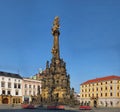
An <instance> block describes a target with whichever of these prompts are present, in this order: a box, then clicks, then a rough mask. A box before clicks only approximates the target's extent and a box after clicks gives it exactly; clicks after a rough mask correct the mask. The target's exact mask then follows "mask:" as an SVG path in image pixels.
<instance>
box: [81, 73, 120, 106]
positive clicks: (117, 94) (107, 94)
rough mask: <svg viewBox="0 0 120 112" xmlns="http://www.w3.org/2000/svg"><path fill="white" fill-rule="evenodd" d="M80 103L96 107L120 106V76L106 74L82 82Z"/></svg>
mask: <svg viewBox="0 0 120 112" xmlns="http://www.w3.org/2000/svg"><path fill="white" fill-rule="evenodd" d="M80 104H81V105H90V106H94V107H120V76H114V75H112V76H106V77H102V78H96V79H92V80H88V81H86V82H84V83H82V84H81V85H80Z"/></svg>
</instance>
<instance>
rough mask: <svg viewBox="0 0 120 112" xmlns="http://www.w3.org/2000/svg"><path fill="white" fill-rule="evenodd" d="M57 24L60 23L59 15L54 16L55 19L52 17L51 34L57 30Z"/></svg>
mask: <svg viewBox="0 0 120 112" xmlns="http://www.w3.org/2000/svg"><path fill="white" fill-rule="evenodd" d="M59 26H60V25H59V17H58V16H56V17H55V19H54V22H53V28H52V34H53V35H54V33H55V32H56V31H58V29H59Z"/></svg>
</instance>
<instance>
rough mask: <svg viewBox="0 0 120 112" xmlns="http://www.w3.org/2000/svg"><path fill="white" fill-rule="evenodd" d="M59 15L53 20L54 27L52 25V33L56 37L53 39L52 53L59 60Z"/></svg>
mask: <svg viewBox="0 0 120 112" xmlns="http://www.w3.org/2000/svg"><path fill="white" fill-rule="evenodd" d="M59 27H60V24H59V17H58V16H56V17H55V19H54V22H53V27H52V35H53V37H54V41H53V48H52V54H53V57H54V58H56V59H57V60H59V58H60V51H59V35H60V32H59Z"/></svg>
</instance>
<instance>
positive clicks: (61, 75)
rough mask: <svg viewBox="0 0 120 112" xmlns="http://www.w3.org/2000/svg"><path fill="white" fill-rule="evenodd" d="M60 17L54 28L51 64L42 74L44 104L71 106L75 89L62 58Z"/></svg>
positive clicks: (47, 63) (47, 65)
mask: <svg viewBox="0 0 120 112" xmlns="http://www.w3.org/2000/svg"><path fill="white" fill-rule="evenodd" d="M59 27H60V24H59V17H55V19H54V22H53V27H52V35H53V38H54V40H53V47H52V51H51V53H52V59H51V62H50V63H49V61H47V62H46V69H45V70H44V71H43V72H42V75H41V80H42V94H41V101H42V103H47V104H52V103H53V104H69V103H70V100H71V99H72V97H73V93H74V89H73V88H72V89H71V88H70V75H69V74H67V72H66V63H65V62H64V60H63V59H61V58H60V49H59V35H60V31H59Z"/></svg>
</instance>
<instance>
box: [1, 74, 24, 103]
mask: <svg viewBox="0 0 120 112" xmlns="http://www.w3.org/2000/svg"><path fill="white" fill-rule="evenodd" d="M13 103H15V104H18V103H22V77H21V76H20V75H19V74H13V73H7V72H0V104H13Z"/></svg>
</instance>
